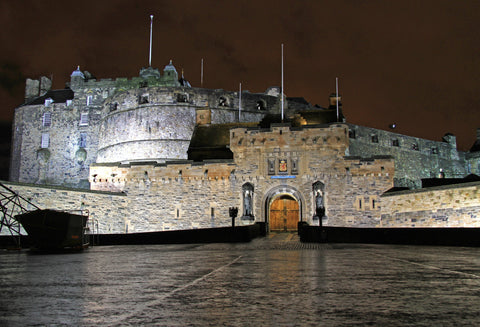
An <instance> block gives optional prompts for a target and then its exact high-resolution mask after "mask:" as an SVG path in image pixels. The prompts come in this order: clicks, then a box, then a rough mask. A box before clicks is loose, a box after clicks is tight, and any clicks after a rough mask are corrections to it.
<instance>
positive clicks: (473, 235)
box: [298, 223, 480, 246]
mask: <svg viewBox="0 0 480 327" xmlns="http://www.w3.org/2000/svg"><path fill="white" fill-rule="evenodd" d="M298 233H299V235H300V240H301V241H302V242H317V243H365V244H405V245H443V246H480V228H467V227H466V228H456V227H451V228H417V227H411V228H360V227H359V228H352V227H319V226H309V225H308V224H304V223H302V224H299V226H298Z"/></svg>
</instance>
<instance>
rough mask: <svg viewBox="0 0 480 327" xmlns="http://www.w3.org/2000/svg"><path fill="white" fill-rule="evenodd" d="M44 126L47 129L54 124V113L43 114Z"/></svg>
mask: <svg viewBox="0 0 480 327" xmlns="http://www.w3.org/2000/svg"><path fill="white" fill-rule="evenodd" d="M42 124H43V126H45V127H48V126H50V125H51V124H52V113H51V112H45V113H43V119H42Z"/></svg>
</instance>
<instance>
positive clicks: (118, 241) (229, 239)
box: [0, 223, 265, 248]
mask: <svg viewBox="0 0 480 327" xmlns="http://www.w3.org/2000/svg"><path fill="white" fill-rule="evenodd" d="M259 236H265V223H256V224H253V225H248V226H236V227H220V228H202V229H190V230H174V231H162V232H146V233H130V234H95V235H93V234H92V235H90V238H91V242H90V243H91V245H94V246H97V245H140V244H191V243H235V242H250V241H251V240H252V239H254V238H256V237H259ZM20 243H21V246H22V247H23V248H28V247H29V246H30V242H29V238H28V236H21V242H20ZM12 245H13V243H12V242H11V236H8V237H7V236H0V248H9V247H12Z"/></svg>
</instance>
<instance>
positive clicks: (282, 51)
mask: <svg viewBox="0 0 480 327" xmlns="http://www.w3.org/2000/svg"><path fill="white" fill-rule="evenodd" d="M280 93H281V94H280V96H281V100H280V101H281V106H282V123H283V43H282V92H280Z"/></svg>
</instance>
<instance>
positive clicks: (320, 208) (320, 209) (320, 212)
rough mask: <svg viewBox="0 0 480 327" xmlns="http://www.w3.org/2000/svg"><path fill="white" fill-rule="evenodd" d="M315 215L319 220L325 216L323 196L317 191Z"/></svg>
mask: <svg viewBox="0 0 480 327" xmlns="http://www.w3.org/2000/svg"><path fill="white" fill-rule="evenodd" d="M315 214H316V215H317V217H318V218H319V219H321V218H323V216H325V206H324V204H323V194H322V192H321V191H317V194H316V195H315Z"/></svg>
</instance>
